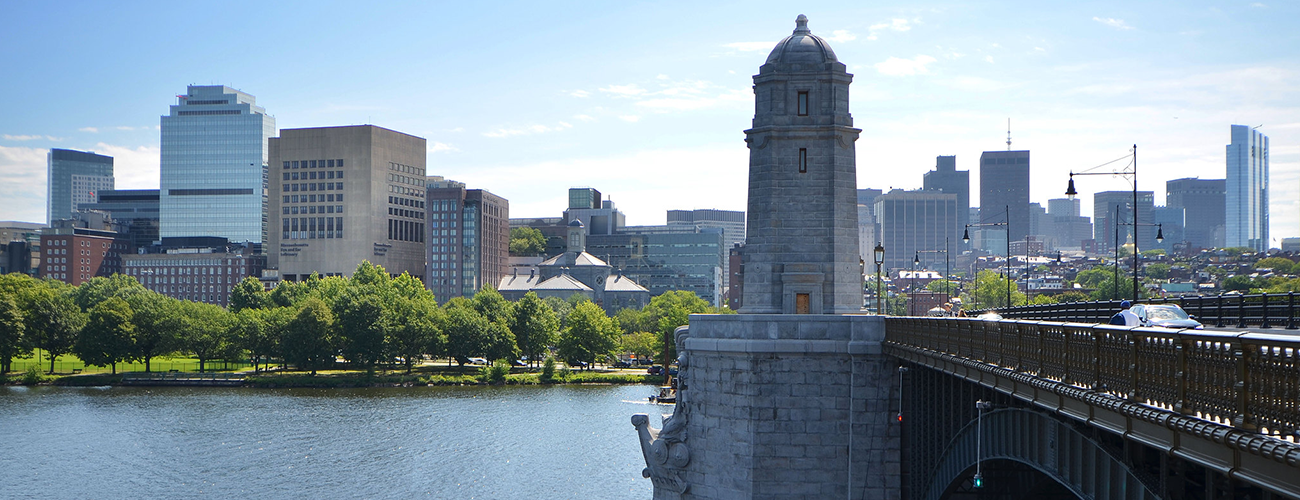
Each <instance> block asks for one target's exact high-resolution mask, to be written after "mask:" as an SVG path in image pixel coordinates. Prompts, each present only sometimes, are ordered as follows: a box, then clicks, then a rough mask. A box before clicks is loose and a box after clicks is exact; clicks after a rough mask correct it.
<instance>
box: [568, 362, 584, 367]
mask: <svg viewBox="0 0 1300 500" xmlns="http://www.w3.org/2000/svg"><path fill="white" fill-rule="evenodd" d="M569 366H570V367H573V368H586V367H587V366H588V365H587V362H586V361H574V362H571V363H569Z"/></svg>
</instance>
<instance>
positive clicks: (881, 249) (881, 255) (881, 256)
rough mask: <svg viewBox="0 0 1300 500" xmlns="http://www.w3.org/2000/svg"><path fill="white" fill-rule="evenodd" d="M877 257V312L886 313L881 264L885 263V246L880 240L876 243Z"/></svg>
mask: <svg viewBox="0 0 1300 500" xmlns="http://www.w3.org/2000/svg"><path fill="white" fill-rule="evenodd" d="M874 254H875V259H876V314H880V315H884V314H885V310H884V309H882V308H881V297H880V295H881V293H882V292H883V290H881V282H880V265H881V264H884V263H885V246H884V245H881V244H880V243H879V242H877V243H876V250H875V252H874Z"/></svg>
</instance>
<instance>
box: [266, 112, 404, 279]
mask: <svg viewBox="0 0 1300 500" xmlns="http://www.w3.org/2000/svg"><path fill="white" fill-rule="evenodd" d="M269 147H270V153H269V154H270V159H271V167H270V177H271V178H270V180H269V182H268V185H269V188H270V191H271V192H270V197H269V198H270V206H269V208H268V210H267V212H268V213H267V217H268V221H267V222H268V225H269V227H271V228H273V229H272V230H271V231H270V233H271V234H270V244H269V245H268V246H267V249H266V252H267V254H268V255H269V257H270V259H269V260H270V262H269V266H270V267H272V268H274V269H278V270H279V275H280V277H281V278H282V279H284V280H288V281H301V280H303V279H305V278H306V277H308V276H310V275H311V274H312V273H320V275H322V276H329V275H335V276H350V275H351V274H352V271H353V270H355V269H356V267H357V265H358V264H360V263H361V261H363V260H369V261H370V262H373V263H375V264H377V265H380V266H383V267H384V269H386V270H387V271H388V272H389V273H390V274H392V275H399V274H402V273H403V272H410V273H411V274H412V275H413V276H416V277H420V278H423V277H424V275H425V272H424V271H425V269H424V257H425V256H424V245H425V236H424V235H425V213H426V201H425V196H426V195H425V180H424V179H425V172H424V169H425V155H426V144H425V140H424V139H423V138H420V137H415V136H413V135H408V134H403V133H401V132H396V131H393V130H388V129H385V128H382V127H376V126H373V125H358V126H348V127H320V128H303V129H285V130H281V131H280V137H276V138H272V139H271V141H270V145H269Z"/></svg>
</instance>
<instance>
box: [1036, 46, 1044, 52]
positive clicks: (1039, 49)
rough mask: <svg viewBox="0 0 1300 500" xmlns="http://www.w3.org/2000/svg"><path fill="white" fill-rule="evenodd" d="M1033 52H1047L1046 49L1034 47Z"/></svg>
mask: <svg viewBox="0 0 1300 500" xmlns="http://www.w3.org/2000/svg"><path fill="white" fill-rule="evenodd" d="M1034 52H1047V49H1044V48H1042V47H1034Z"/></svg>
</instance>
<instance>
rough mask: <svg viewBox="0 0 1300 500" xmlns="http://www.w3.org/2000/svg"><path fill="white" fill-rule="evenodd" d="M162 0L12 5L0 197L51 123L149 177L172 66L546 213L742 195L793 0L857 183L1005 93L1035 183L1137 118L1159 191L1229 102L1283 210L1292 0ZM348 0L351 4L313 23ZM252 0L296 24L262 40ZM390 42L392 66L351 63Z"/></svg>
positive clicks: (727, 203)
mask: <svg viewBox="0 0 1300 500" xmlns="http://www.w3.org/2000/svg"><path fill="white" fill-rule="evenodd" d="M248 5H250V6H251V5H252V4H248ZM166 7H167V6H166V5H165V4H161V3H139V4H125V5H101V4H94V3H78V4H73V5H71V6H67V5H61V6H52V5H46V4H12V5H10V6H8V8H7V9H6V10H7V12H6V16H5V18H4V19H0V29H3V30H4V31H5V32H6V33H7V34H8V36H10V37H12V39H14V40H29V41H31V43H30V44H26V45H22V46H21V47H19V46H17V45H11V46H10V47H11V48H10V49H9V50H5V51H0V63H3V64H5V66H6V67H12V68H23V73H22V74H26V75H41V77H40V78H35V77H28V78H16V79H9V80H6V81H3V82H0V90H2V91H4V95H8V96H22V98H21V99H18V98H11V99H10V100H9V102H6V103H5V104H6V113H5V114H4V116H3V117H0V198H3V199H6V200H13V201H14V202H13V203H8V204H6V205H5V206H4V207H3V208H0V219H5V220H26V221H41V220H43V219H44V218H45V214H44V213H43V208H44V207H45V206H46V199H45V197H46V189H47V187H46V179H45V170H46V168H45V159H46V154H47V151H48V150H49V149H50V148H68V149H77V150H84V151H95V152H97V153H99V154H104V155H109V156H113V157H114V158H115V160H116V169H115V170H116V172H115V173H116V177H117V185H116V187H117V188H119V189H150V188H157V187H158V177H159V176H158V162H159V131H158V127H157V124H158V121H157V120H158V116H159V115H162V114H165V113H166V106H167V105H169V104H172V100H171V99H170V98H168V97H167V96H170V95H173V94H176V93H178V92H177V89H178V88H180V86H181V85H185V84H187V83H201V84H208V83H215V84H226V85H229V86H231V87H232V88H235V89H239V90H241V91H243V92H247V93H249V94H252V95H256V96H257V97H258V104H259V105H261V106H265V107H266V108H267V109H268V110H270V111H271V114H272V115H273V116H274V117H275V118H276V119H277V123H278V125H279V126H280V127H283V128H298V127H324V126H339V125H348V124H360V123H374V124H377V125H380V126H383V127H388V128H393V129H397V130H402V131H405V132H408V133H411V134H414V135H417V136H420V137H424V138H426V139H427V140H428V155H429V162H428V164H429V173H430V174H432V175H442V176H446V177H448V178H454V179H457V180H460V181H463V182H466V183H469V184H471V185H475V186H479V187H482V188H484V189H488V190H491V191H492V192H494V193H497V194H500V195H501V196H503V197H505V198H507V199H510V200H511V213H512V214H515V215H516V216H519V217H541V216H549V215H551V214H553V213H555V212H556V210H557V208H562V207H564V206H565V205H566V201H567V200H565V199H564V194H565V190H566V189H567V188H569V187H573V186H578V185H599V186H601V189H603V190H605V191H606V192H608V193H611V194H613V195H614V197H615V198H616V199H618V200H619V207H620V209H621V210H622V211H623V212H625V213H626V214H627V217H628V224H630V225H649V224H661V223H663V222H664V219H663V217H664V215H665V214H666V211H667V210H669V209H692V208H718V209H724V210H744V208H745V188H746V186H745V178H746V171H747V170H746V169H747V162H746V156H747V154H748V152H747V149H746V148H745V144H744V142H743V141H742V138H743V135H742V134H741V131H742V130H744V129H745V128H747V127H748V122H749V117H750V116H752V112H753V109H752V99H753V97H752V94H751V90H750V85H751V82H750V81H749V80H750V77H751V76H752V75H753V74H754V73H755V72H756V71H757V67H758V66H759V65H760V64H762V62H763V60H764V58H765V56H766V55H767V53H768V52H769V51H770V50H771V49H772V48H773V47H774V46H775V45H776V42H777V38H775V35H773V33H782V32H785V31H787V30H788V26H790V23H791V22H792V20H793V19H794V17H795V16H796V15H798V14H800V13H802V14H806V15H807V16H808V17H809V19H810V21H809V27H810V28H811V29H812V31H813V33H815V34H818V35H820V36H823V37H825V38H826V39H827V41H828V42H829V43H830V44H831V46H832V47H833V48H834V50H835V51H836V53H837V54H838V55H839V57H840V58H841V59H842V60H845V61H850V62H852V63H853V65H852V66H851V67H850V68H849V72H850V73H853V74H854V75H855V78H854V83H853V85H852V93H853V95H854V96H855V99H854V101H853V109H851V112H852V114H853V116H854V118H855V124H854V125H855V126H856V127H858V128H861V129H863V133H862V137H861V139H860V145H861V146H862V147H860V148H859V156H858V165H859V175H858V185H859V187H862V188H879V189H883V190H886V191H888V190H889V189H890V188H903V189H915V188H917V187H920V186H921V185H922V176H923V174H924V173H925V172H926V171H928V170H930V169H931V168H932V167H933V165H934V163H933V162H934V157H935V156H939V155H945V156H946V155H955V156H956V157H957V158H956V168H957V169H958V170H968V171H971V172H972V173H973V174H974V173H975V172H978V170H979V166H978V157H979V154H980V152H982V151H992V150H999V149H1002V148H1003V144H1004V142H1005V141H1006V119H1007V118H1011V120H1012V121H1011V124H1012V127H1011V129H1012V130H1011V136H1012V137H1011V140H1012V142H1013V144H1012V147H1013V148H1014V149H1017V150H1022V149H1023V150H1031V151H1032V152H1033V157H1034V162H1033V164H1034V171H1033V172H1032V185H1031V189H1030V200H1031V201H1033V202H1039V203H1043V204H1045V203H1046V201H1047V200H1049V199H1052V198H1058V197H1060V196H1061V194H1062V193H1063V192H1064V187H1065V182H1066V178H1067V173H1068V172H1069V171H1070V170H1076V171H1077V170H1081V169H1086V168H1089V167H1092V166H1094V165H1097V164H1100V163H1103V162H1105V161H1109V160H1111V159H1114V158H1116V157H1119V156H1122V155H1123V154H1125V153H1126V152H1127V150H1128V148H1129V147H1131V145H1132V144H1134V143H1137V144H1138V145H1139V148H1140V150H1139V151H1140V152H1141V153H1140V156H1139V162H1140V167H1141V169H1142V177H1141V179H1140V180H1139V184H1140V185H1139V189H1142V190H1155V191H1157V192H1158V193H1157V199H1156V202H1157V204H1163V189H1162V186H1161V185H1162V184H1163V183H1164V182H1165V181H1168V180H1172V179H1177V178H1183V177H1200V178H1203V179H1220V178H1224V177H1225V175H1226V174H1225V172H1224V163H1225V158H1224V150H1223V145H1224V144H1226V141H1225V140H1224V133H1223V130H1224V129H1225V127H1226V126H1227V125H1229V124H1248V125H1249V126H1252V127H1253V126H1255V125H1260V124H1262V125H1263V127H1261V128H1260V129H1259V130H1260V131H1262V132H1264V133H1265V134H1266V135H1268V136H1269V137H1270V141H1271V158H1270V163H1271V165H1270V188H1271V189H1270V193H1269V195H1270V196H1269V198H1270V222H1271V229H1270V233H1269V234H1270V239H1271V240H1277V241H1270V246H1277V245H1278V242H1280V238H1283V237H1287V236H1295V235H1298V234H1300V122H1298V121H1297V120H1296V118H1295V117H1296V116H1300V83H1297V82H1300V59H1298V57H1297V56H1296V55H1295V54H1294V52H1293V51H1291V50H1289V48H1290V47H1295V46H1297V45H1300V35H1298V34H1296V33H1295V32H1293V31H1292V30H1290V29H1289V28H1288V27H1287V26H1286V25H1285V20H1286V19H1294V18H1296V17H1298V16H1300V6H1298V5H1295V4H1290V3H1280V2H1279V3H1270V2H1264V3H1254V4H1251V3H1241V4H1236V5H1220V4H1214V3H1193V4H1185V3H1184V4H1177V5H1172V6H1171V5H1150V6H1148V5H1129V4H1126V3H1121V2H1107V3H1088V4H1086V5H1069V6H1052V7H1050V8H1048V7H1040V6H1035V5H1021V4H982V5H964V4H960V3H947V2H929V3H923V4H907V5H894V6H888V5H885V6H881V5H870V6H864V5H856V4H848V3H846V4H841V5H831V6H815V7H814V8H806V9H804V10H801V11H797V9H795V8H790V7H788V6H781V5H780V4H777V3H770V4H768V5H766V6H763V5H751V4H745V5H743V6H742V5H739V4H722V5H703V4H670V5H654V6H648V5H613V6H610V5H601V6H599V7H584V6H576V7H571V8H564V7H561V8H554V7H553V6H541V5H533V4H527V3H516V4H510V5H505V6H494V7H493V8H491V9H485V8H482V7H478V6H475V5H468V4H467V5H453V6H447V5H418V4H416V5H400V6H399V5H380V6H377V7H366V8H362V7H360V6H353V5H347V4H337V5H323V6H317V7H314V8H312V9H302V8H301V6H299V5H295V4H292V3H286V4H276V5H266V6H259V7H258V9H257V12H258V14H257V16H258V20H259V21H258V22H257V23H242V24H241V23H235V24H232V23H231V22H230V21H231V19H226V18H224V17H223V16H215V17H214V18H211V19H195V20H190V21H189V22H187V23H184V24H178V23H175V22H174V17H173V16H174V11H173V10H172V9H169V8H166ZM751 7H752V8H751ZM238 10H240V9H239V8H238V7H236V8H235V9H233V10H232V12H233V11H238ZM502 13H505V14H502ZM232 15H233V14H232ZM342 18H346V19H349V23H350V24H349V28H348V29H346V30H316V29H314V28H316V27H319V26H323V25H327V24H329V22H331V20H335V19H342ZM56 24H57V25H58V26H60V30H59V32H60V33H61V35H60V36H59V37H57V38H55V37H51V36H50V35H49V31H50V28H51V27H52V26H55V25H56ZM260 26H277V27H278V28H277V29H281V30H284V31H286V32H293V31H298V32H313V33H314V34H313V36H312V37H311V39H310V40H306V39H302V40H291V41H289V43H277V44H268V43H267V42H266V37H264V36H261V31H262V30H263V28H261V27H260ZM579 32H580V33H583V36H582V37H575V36H573V34H574V33H579ZM358 33H370V34H371V35H368V36H365V37H361V36H358ZM507 34H508V35H507ZM177 40H183V41H184V43H175V42H176V41H177ZM448 40H473V41H474V42H473V43H468V44H461V43H456V44H449V43H447V41H448ZM217 54H221V56H219V57H217V56H216V55H217ZM326 54H328V56H326ZM393 68H401V72H400V74H401V78H370V77H368V76H366V77H363V76H361V75H380V74H385V73H388V72H390V71H391V70H392V69H393ZM87 74H94V75H95V79H94V83H93V84H92V85H87V84H86V79H85V76H86V75H87ZM972 177H974V178H975V179H972V182H971V186H970V188H971V190H972V191H975V192H978V190H979V185H978V180H977V179H978V177H979V175H978V174H975V175H972ZM1079 184H1080V185H1079V186H1078V189H1079V190H1080V194H1081V195H1082V196H1081V197H1082V198H1083V199H1084V202H1083V203H1084V206H1083V212H1084V213H1090V212H1091V211H1092V210H1091V206H1090V205H1091V196H1089V195H1090V194H1091V193H1094V192H1099V191H1110V190H1123V189H1125V188H1126V183H1125V182H1124V181H1123V180H1121V179H1109V178H1106V177H1093V178H1090V179H1088V180H1087V182H1080V183H1079ZM977 198H978V195H977V194H974V193H973V196H972V197H971V200H970V202H971V204H972V205H976V204H978V203H979V200H978V199H977ZM683 200H708V201H709V206H699V207H691V206H683V205H682V201H683Z"/></svg>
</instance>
